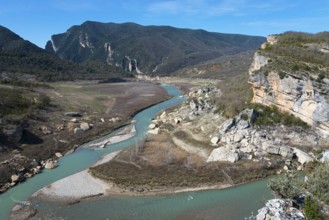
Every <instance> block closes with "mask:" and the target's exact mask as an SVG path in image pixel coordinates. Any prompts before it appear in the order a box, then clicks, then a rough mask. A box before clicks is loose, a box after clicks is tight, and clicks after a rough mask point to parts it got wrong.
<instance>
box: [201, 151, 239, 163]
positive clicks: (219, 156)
mask: <svg viewBox="0 0 329 220" xmlns="http://www.w3.org/2000/svg"><path fill="white" fill-rule="evenodd" d="M238 160H239V154H238V153H237V152H236V151H235V150H231V149H229V148H225V147H219V148H216V149H214V150H213V151H212V152H211V154H210V156H209V157H208V159H207V163H208V162H214V161H227V162H231V163H235V162H237V161H238Z"/></svg>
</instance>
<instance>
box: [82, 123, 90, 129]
mask: <svg viewBox="0 0 329 220" xmlns="http://www.w3.org/2000/svg"><path fill="white" fill-rule="evenodd" d="M80 128H81V129H82V130H84V131H88V130H89V129H90V126H89V124H88V123H87V122H81V124H80Z"/></svg>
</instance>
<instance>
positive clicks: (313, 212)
mask: <svg viewBox="0 0 329 220" xmlns="http://www.w3.org/2000/svg"><path fill="white" fill-rule="evenodd" d="M304 213H305V217H306V219H309V220H322V219H323V218H322V216H321V209H320V206H319V204H318V203H317V202H316V201H315V200H314V199H312V198H311V197H310V196H306V198H305V206H304Z"/></svg>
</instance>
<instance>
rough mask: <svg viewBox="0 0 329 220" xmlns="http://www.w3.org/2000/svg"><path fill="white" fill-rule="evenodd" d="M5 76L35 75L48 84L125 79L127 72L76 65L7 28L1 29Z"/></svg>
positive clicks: (0, 54) (0, 55)
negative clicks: (94, 79) (62, 81)
mask: <svg viewBox="0 0 329 220" xmlns="http://www.w3.org/2000/svg"><path fill="white" fill-rule="evenodd" d="M1 73H10V74H11V75H12V73H15V74H16V73H17V74H16V75H17V76H18V75H20V74H31V75H36V76H37V78H38V79H39V80H44V81H53V80H72V79H89V78H98V77H101V78H104V77H118V76H123V75H124V71H122V70H121V69H120V68H116V67H113V66H109V65H99V63H95V62H90V61H88V62H84V63H81V64H76V63H73V62H70V61H66V60H63V59H60V58H59V57H58V56H56V55H54V54H53V53H50V52H48V51H46V50H44V49H42V48H39V47H38V46H36V45H34V44H32V43H31V42H29V41H27V40H24V39H23V38H21V37H20V36H18V35H17V34H15V33H13V32H12V31H11V30H9V29H7V28H5V27H3V26H0V75H1ZM5 75H6V76H8V74H5ZM0 78H1V80H2V77H0Z"/></svg>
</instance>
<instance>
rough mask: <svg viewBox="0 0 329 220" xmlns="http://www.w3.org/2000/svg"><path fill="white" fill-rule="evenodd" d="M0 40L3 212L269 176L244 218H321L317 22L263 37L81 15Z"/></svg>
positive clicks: (323, 150)
mask: <svg viewBox="0 0 329 220" xmlns="http://www.w3.org/2000/svg"><path fill="white" fill-rule="evenodd" d="M1 33H2V35H1ZM1 39H5V40H6V42H5V44H2V47H1V50H0V62H1V63H3V64H4V65H1V68H2V69H0V73H1V74H0V81H1V84H0V94H1V96H2V97H3V98H2V99H1V101H0V105H1V111H0V174H1V175H0V177H1V179H0V190H1V194H2V195H0V199H3V200H4V199H5V198H10V199H11V200H12V201H7V203H6V206H8V207H7V208H8V210H7V211H6V212H8V211H9V209H11V208H13V207H12V205H15V206H14V208H13V209H12V213H11V215H10V219H18V218H22V219H38V218H40V217H45V216H42V215H43V214H40V213H42V210H41V212H40V213H39V214H38V205H34V204H43V203H44V204H47V203H55V204H56V203H58V204H62V205H63V206H65V207H66V208H68V209H69V208H70V207H72V209H74V208H77V207H79V206H80V204H83V203H88V202H95V203H98V202H100V201H106V200H109V201H110V200H111V199H112V197H116V196H118V197H120V198H121V197H128V199H129V198H133V197H140V198H144V196H161V195H163V196H164V197H166V198H167V197H168V195H169V194H175V193H182V192H194V191H202V190H205V191H207V190H214V192H217V191H218V190H219V189H223V188H229V187H233V188H235V187H237V186H241V187H242V189H243V187H248V186H250V185H251V186H252V185H253V184H257V181H259V180H263V179H266V178H268V179H269V183H268V186H269V187H270V189H271V190H273V192H274V193H273V194H274V195H275V197H276V198H277V199H272V200H269V201H267V202H264V203H265V207H263V208H261V204H258V205H253V206H252V207H253V208H255V207H256V208H257V209H259V211H258V214H256V215H255V216H252V217H253V218H256V219H261V220H263V219H264V220H265V219H268V218H272V217H278V216H279V217H278V218H279V219H305V216H309V215H313V214H314V212H316V211H314V210H315V208H314V207H317V209H316V210H317V212H319V213H320V216H321V218H324V219H325V218H326V217H328V216H329V214H328V213H329V205H328V200H327V198H326V195H328V193H329V192H328V189H327V185H328V184H327V183H326V178H327V177H328V169H327V166H328V165H327V163H328V161H329V157H328V150H329V148H328V146H329V140H328V134H329V131H328V123H329V117H328V116H329V113H328V106H329V101H328V88H329V86H328V85H329V80H328V78H329V76H328V62H327V61H328V53H327V48H328V33H327V32H324V33H318V34H306V33H299V32H287V33H283V34H280V35H271V36H268V38H267V42H264V41H265V38H263V37H255V36H246V35H234V34H220V33H212V32H206V31H203V30H190V29H179V28H173V27H167V26H142V25H137V24H134V23H124V24H114V23H99V22H90V21H88V22H85V23H83V24H81V25H76V26H73V27H71V28H70V29H68V31H67V32H65V33H63V34H58V35H53V36H52V38H51V40H50V41H49V42H48V43H47V46H46V50H44V49H41V48H38V47H36V46H34V45H32V44H31V43H29V42H27V41H25V40H24V39H22V38H20V37H19V36H18V35H15V34H14V33H11V32H10V31H9V30H8V29H5V28H1V29H0V40H1ZM3 41H4V40H3ZM8 45H9V46H8ZM22 45H23V46H22ZM164 45H166V46H164ZM13 48H14V49H13ZM22 57H23V58H22ZM31 60H32V61H33V62H32V61H31ZM59 67H61V68H59ZM62 68H63V69H62ZM24 69H27V70H26V71H24ZM178 89H179V90H180V91H178ZM112 132H114V133H112ZM70 158H72V160H71V161H70ZM300 172H303V173H304V174H305V178H307V179H308V180H302V179H301V178H299V176H300V175H299V174H300ZM36 174H38V175H36ZM52 174H54V175H52ZM281 176H285V179H280V177H281ZM287 179H291V185H290V183H288V184H287V181H286V180H287ZM34 181H35V182H34ZM33 182H34V186H33V187H32V185H31V184H33ZM310 183H312V184H310ZM248 184H250V185H248ZM285 184H287V185H285ZM28 186H30V187H31V189H29V190H27V189H26V188H24V187H28ZM315 186H316V187H315ZM242 191H243V190H242ZM268 191H269V189H268ZM268 191H266V193H264V195H266V199H270V196H268V194H267V193H268ZM11 193H13V195H15V196H17V199H18V200H19V201H21V202H14V201H15V200H14V199H13V198H14V196H11ZM179 195H181V194H179ZM1 196H2V198H1ZM257 196H258V197H257V198H255V199H256V200H257V199H258V200H261V198H260V197H261V196H262V195H261V194H259V195H258V194H257ZM188 198H190V197H188ZM192 198H193V197H192ZM15 199H16V198H15ZM25 203H26V204H28V205H26V204H25ZM51 206H52V205H49V207H51ZM273 207H274V208H273ZM260 208H261V209H260ZM282 210H284V211H282ZM252 211H256V210H249V212H250V213H251V212H252ZM310 213H311V214H310ZM245 214H246V215H248V214H249V213H245ZM48 217H49V216H48ZM51 217H57V216H56V214H54V216H51ZM246 217H247V216H246ZM321 218H320V219H321ZM306 219H308V218H306Z"/></svg>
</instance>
